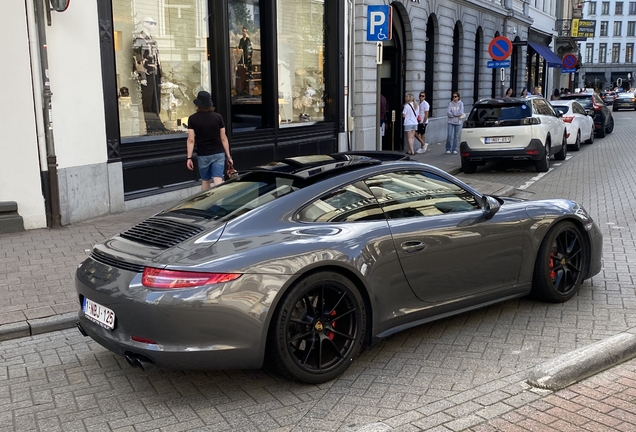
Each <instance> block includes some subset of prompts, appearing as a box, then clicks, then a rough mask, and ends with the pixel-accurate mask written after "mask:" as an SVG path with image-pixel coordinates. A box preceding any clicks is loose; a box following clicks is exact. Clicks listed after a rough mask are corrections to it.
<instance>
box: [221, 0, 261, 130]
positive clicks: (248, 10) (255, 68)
mask: <svg viewBox="0 0 636 432" xmlns="http://www.w3.org/2000/svg"><path fill="white" fill-rule="evenodd" d="M228 14H229V27H230V35H229V40H230V91H231V95H232V131H233V132H245V131H250V130H255V129H258V128H260V127H262V126H263V98H262V94H263V85H262V70H261V17H260V1H259V0H229V3H228Z"/></svg>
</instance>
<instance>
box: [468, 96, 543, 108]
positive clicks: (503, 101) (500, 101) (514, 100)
mask: <svg viewBox="0 0 636 432" xmlns="http://www.w3.org/2000/svg"><path fill="white" fill-rule="evenodd" d="M529 99H543V98H537V97H534V98H530V97H527V98H525V97H511V98H489V99H481V100H479V101H477V103H475V106H478V105H492V104H496V105H519V104H520V103H528V100H529Z"/></svg>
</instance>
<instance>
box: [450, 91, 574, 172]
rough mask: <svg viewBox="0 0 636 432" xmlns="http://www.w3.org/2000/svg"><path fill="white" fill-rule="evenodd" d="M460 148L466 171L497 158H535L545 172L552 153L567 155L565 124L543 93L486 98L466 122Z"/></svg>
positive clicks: (473, 170) (563, 156) (539, 167)
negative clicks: (538, 94) (518, 96)
mask: <svg viewBox="0 0 636 432" xmlns="http://www.w3.org/2000/svg"><path fill="white" fill-rule="evenodd" d="M459 150H460V155H461V161H462V171H464V172H465V173H474V172H475V171H476V170H477V167H478V166H479V165H484V164H486V163H487V162H489V161H494V160H510V161H519V160H530V161H535V166H536V169H537V171H539V172H546V171H548V170H549V169H550V156H552V155H554V157H555V159H557V160H563V159H565V156H566V153H567V136H566V131H565V124H564V123H563V121H562V120H561V119H560V115H559V114H558V113H557V112H556V111H555V110H554V108H552V105H550V103H549V102H548V101H547V100H545V99H544V98H542V97H535V96H532V97H528V98H508V99H483V100H480V101H479V102H477V103H476V104H475V105H474V106H473V109H472V110H471V111H470V113H469V115H468V117H467V119H466V121H465V122H464V127H463V128H462V133H461V138H460V145H459Z"/></svg>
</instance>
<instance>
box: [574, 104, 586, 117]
mask: <svg viewBox="0 0 636 432" xmlns="http://www.w3.org/2000/svg"><path fill="white" fill-rule="evenodd" d="M572 111H574V112H575V113H577V114H582V115H587V114H586V112H585V110H584V109H583V107H582V106H581V104H580V103H578V102H573V103H572Z"/></svg>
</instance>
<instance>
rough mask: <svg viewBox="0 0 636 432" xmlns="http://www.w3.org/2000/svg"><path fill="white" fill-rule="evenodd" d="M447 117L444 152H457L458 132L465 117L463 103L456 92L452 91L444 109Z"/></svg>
mask: <svg viewBox="0 0 636 432" xmlns="http://www.w3.org/2000/svg"><path fill="white" fill-rule="evenodd" d="M446 116H447V117H448V132H447V133H446V154H451V152H452V153H453V154H457V144H458V142H459V134H460V133H461V131H462V122H463V120H464V118H466V114H464V103H463V102H462V101H461V99H460V97H459V93H458V92H453V97H452V99H451V101H450V103H449V104H448V109H447V110H446Z"/></svg>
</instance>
